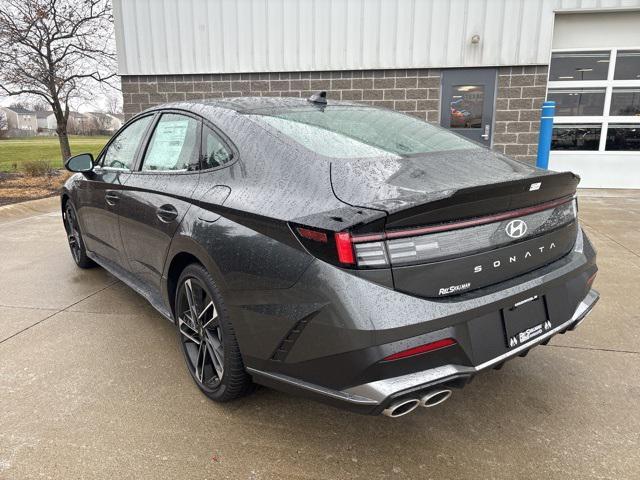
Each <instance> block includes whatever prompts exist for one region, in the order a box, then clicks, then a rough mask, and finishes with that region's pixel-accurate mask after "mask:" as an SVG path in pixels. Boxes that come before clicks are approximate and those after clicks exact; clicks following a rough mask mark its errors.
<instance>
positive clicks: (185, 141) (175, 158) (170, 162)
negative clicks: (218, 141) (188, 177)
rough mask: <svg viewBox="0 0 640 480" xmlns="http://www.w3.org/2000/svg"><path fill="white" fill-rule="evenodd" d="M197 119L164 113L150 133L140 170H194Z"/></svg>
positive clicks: (196, 159)
mask: <svg viewBox="0 0 640 480" xmlns="http://www.w3.org/2000/svg"><path fill="white" fill-rule="evenodd" d="M199 124H200V123H199V122H198V120H196V119H194V118H191V117H187V116H185V115H180V114H176V113H165V114H163V115H162V117H160V120H159V121H158V124H157V125H156V128H155V129H154V131H153V135H152V136H151V140H150V141H149V146H148V148H147V152H146V153H145V156H144V160H143V161H142V170H143V171H186V170H194V169H196V168H197V163H198V150H199V149H198V143H197V139H198V138H197V137H198V127H199Z"/></svg>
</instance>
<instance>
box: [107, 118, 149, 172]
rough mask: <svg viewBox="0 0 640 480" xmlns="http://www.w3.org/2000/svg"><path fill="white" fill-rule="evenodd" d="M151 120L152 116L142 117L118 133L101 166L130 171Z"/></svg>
mask: <svg viewBox="0 0 640 480" xmlns="http://www.w3.org/2000/svg"><path fill="white" fill-rule="evenodd" d="M152 118H153V115H149V116H146V117H142V118H141V119H139V120H136V121H134V122H133V123H130V124H129V125H127V126H126V127H125V128H124V130H122V131H121V132H120V133H118V136H117V137H116V138H114V139H113V141H112V142H111V144H110V145H109V147H108V148H107V151H106V152H105V154H104V157H103V160H102V166H103V167H108V168H122V169H127V170H131V168H132V167H133V162H134V161H135V156H136V152H137V151H138V147H139V146H140V142H141V141H142V137H143V136H144V134H145V132H146V131H147V127H148V126H149V124H150V123H151V119H152Z"/></svg>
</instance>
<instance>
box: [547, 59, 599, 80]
mask: <svg viewBox="0 0 640 480" xmlns="http://www.w3.org/2000/svg"><path fill="white" fill-rule="evenodd" d="M609 58H610V52H608V51H604V52H556V53H553V54H551V66H550V68H549V81H550V82H555V81H576V80H579V81H584V80H606V79H607V73H608V72H609Z"/></svg>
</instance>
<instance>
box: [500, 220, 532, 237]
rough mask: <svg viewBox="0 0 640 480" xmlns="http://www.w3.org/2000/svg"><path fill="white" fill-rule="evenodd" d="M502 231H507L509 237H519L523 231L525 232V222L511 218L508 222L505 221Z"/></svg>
mask: <svg viewBox="0 0 640 480" xmlns="http://www.w3.org/2000/svg"><path fill="white" fill-rule="evenodd" d="M504 231H505V232H507V235H509V236H510V237H511V238H520V237H522V236H523V235H524V234H525V233H527V224H526V223H524V221H523V220H520V219H518V220H511V221H510V222H509V223H507V226H506V227H505V228H504Z"/></svg>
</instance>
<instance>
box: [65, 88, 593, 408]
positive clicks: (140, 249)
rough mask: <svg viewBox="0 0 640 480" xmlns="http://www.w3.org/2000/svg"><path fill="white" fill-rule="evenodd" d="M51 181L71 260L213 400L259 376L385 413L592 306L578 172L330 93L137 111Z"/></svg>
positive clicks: (457, 384)
mask: <svg viewBox="0 0 640 480" xmlns="http://www.w3.org/2000/svg"><path fill="white" fill-rule="evenodd" d="M66 167H67V168H68V169H69V170H71V171H73V172H76V174H75V175H73V176H72V177H71V178H70V179H69V181H68V182H67V183H66V185H65V187H64V191H63V193H62V212H63V219H64V226H65V229H66V232H67V236H68V240H69V246H70V249H71V253H72V255H73V259H74V260H75V262H76V263H77V265H78V266H79V267H81V268H88V267H92V266H94V265H96V264H97V265H100V266H101V267H103V268H105V269H106V270H108V271H109V272H111V273H112V274H113V275H115V276H116V277H117V278H119V279H121V280H122V281H123V282H124V283H126V284H127V285H129V286H130V287H131V288H133V289H134V290H135V291H137V292H138V293H139V294H141V295H142V296H144V297H145V298H146V299H147V300H148V301H149V302H150V303H151V304H152V305H153V306H154V307H155V308H156V309H157V310H158V311H159V312H160V313H161V314H162V315H163V316H165V317H166V318H167V319H169V320H170V321H172V322H173V323H175V325H176V331H177V337H178V339H179V343H180V346H181V349H182V351H183V353H184V359H185V362H186V366H187V369H188V371H189V373H190V375H191V376H192V377H193V380H194V382H195V383H196V384H197V386H198V387H199V388H200V389H201V390H202V392H204V394H205V395H207V396H208V397H209V398H211V399H213V400H215V401H220V402H224V401H228V400H233V399H235V398H238V397H240V396H241V395H244V394H246V393H248V392H250V391H251V390H252V387H253V385H255V384H256V383H257V384H262V385H266V386H269V387H273V388H276V389H279V390H283V391H287V392H291V393H296V394H302V395H306V396H309V397H311V398H315V399H318V400H322V401H325V402H328V403H330V404H333V405H336V406H340V407H343V408H347V409H350V410H353V411H356V412H360V413H366V414H381V413H382V414H385V415H387V416H390V417H399V416H402V415H405V414H407V413H409V412H411V411H413V410H414V409H416V408H417V407H433V406H435V405H437V404H440V403H442V402H444V401H445V400H447V399H448V398H449V396H450V395H451V393H452V391H453V390H454V389H459V388H461V387H463V386H464V385H465V384H466V383H467V382H468V381H469V380H470V379H471V378H473V377H474V376H475V375H476V374H477V373H478V372H480V371H482V370H488V369H491V368H500V367H501V366H502V364H503V363H504V362H505V361H507V360H509V359H511V358H513V357H516V356H521V357H523V356H525V355H526V354H527V353H528V352H529V350H530V349H531V348H533V347H535V346H537V345H539V344H546V343H547V342H548V341H549V340H550V339H551V337H553V336H554V335H556V334H558V333H565V332H567V331H569V330H573V329H574V328H575V327H576V326H577V325H578V324H579V323H580V322H581V321H582V320H583V319H584V318H585V316H586V315H587V314H588V313H589V311H590V310H591V309H592V307H593V306H594V304H595V303H596V301H597V300H598V293H597V292H596V291H595V290H593V289H592V288H591V285H592V283H593V280H594V278H595V275H596V271H597V267H596V263H595V252H594V249H593V247H592V245H591V243H590V242H589V240H588V239H587V237H586V235H585V234H584V232H583V230H582V229H581V228H580V224H579V221H578V218H577V213H578V203H577V199H576V186H577V185H578V181H579V178H578V177H577V176H576V175H574V174H572V173H570V172H562V173H556V172H550V171H545V170H539V169H536V168H533V167H531V166H529V165H526V164H523V163H520V162H517V161H514V160H511V159H509V158H507V157H505V156H503V155H499V154H497V153H494V152H491V151H489V150H486V149H484V148H481V147H480V146H478V145H477V144H475V143H473V142H471V141H469V140H467V139H465V138H462V137H460V136H458V135H456V134H454V133H452V132H450V131H448V130H445V129H442V128H440V127H438V126H434V125H430V124H428V123H425V122H423V121H421V120H418V119H417V118H414V117H411V116H407V115H404V114H401V113H397V112H393V111H389V110H385V109H380V108H374V107H370V106H366V105H359V104H356V103H347V102H334V101H327V100H326V96H325V94H324V92H321V93H318V94H316V95H314V96H312V97H311V98H310V99H308V100H306V99H300V98H278V99H268V98H238V99H226V100H216V101H195V102H182V103H173V104H167V105H163V106H159V107H156V108H152V109H150V110H147V111H145V112H143V113H141V114H139V115H137V116H135V117H134V118H132V119H131V120H130V121H129V122H128V123H127V124H126V125H124V127H123V128H122V129H121V130H120V131H119V132H118V133H117V134H116V135H115V136H114V137H113V138H112V139H111V141H110V142H109V143H108V144H107V145H106V147H105V148H104V150H103V151H102V152H101V153H100V155H98V157H97V158H95V159H94V158H93V157H92V156H91V155H89V154H83V155H78V156H76V157H72V158H71V159H69V160H68V162H67V163H66ZM107 368H108V367H107Z"/></svg>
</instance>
